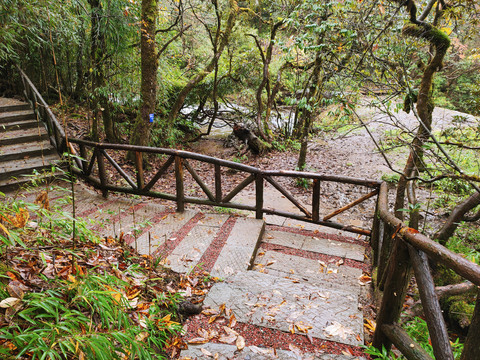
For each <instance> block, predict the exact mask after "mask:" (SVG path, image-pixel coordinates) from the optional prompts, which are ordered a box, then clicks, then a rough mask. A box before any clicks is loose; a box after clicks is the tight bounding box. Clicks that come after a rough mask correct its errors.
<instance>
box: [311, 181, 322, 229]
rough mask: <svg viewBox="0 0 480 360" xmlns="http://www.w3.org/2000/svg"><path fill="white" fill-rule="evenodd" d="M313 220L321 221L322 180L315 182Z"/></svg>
mask: <svg viewBox="0 0 480 360" xmlns="http://www.w3.org/2000/svg"><path fill="white" fill-rule="evenodd" d="M312 220H313V221H315V222H316V221H318V220H320V179H314V180H313V193H312Z"/></svg>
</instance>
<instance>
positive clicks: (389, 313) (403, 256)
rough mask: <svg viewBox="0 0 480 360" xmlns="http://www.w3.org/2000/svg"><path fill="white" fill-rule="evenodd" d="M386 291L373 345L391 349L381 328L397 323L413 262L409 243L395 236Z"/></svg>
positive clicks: (379, 312) (388, 268)
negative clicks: (408, 246) (409, 252)
mask: <svg viewBox="0 0 480 360" xmlns="http://www.w3.org/2000/svg"><path fill="white" fill-rule="evenodd" d="M386 276H387V278H386V281H385V291H384V292H383V297H382V302H381V304H380V309H379V311H378V315H377V327H376V330H375V334H374V335H373V342H372V344H373V346H374V347H376V348H377V349H382V346H384V347H385V349H387V351H388V350H390V348H391V346H392V342H391V340H390V339H389V338H388V337H387V335H386V334H385V333H384V332H383V331H382V330H381V329H382V326H383V325H384V324H395V323H396V322H397V321H398V319H399V317H400V313H401V311H402V309H403V303H404V301H405V295H406V292H407V286H408V283H409V281H410V278H411V263H410V257H409V255H408V249H407V245H405V243H404V242H403V241H402V240H401V239H399V238H395V244H394V248H393V251H392V256H391V257H390V261H389V263H388V267H387V269H386Z"/></svg>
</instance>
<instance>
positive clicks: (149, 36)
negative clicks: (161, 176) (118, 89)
mask: <svg viewBox="0 0 480 360" xmlns="http://www.w3.org/2000/svg"><path fill="white" fill-rule="evenodd" d="M157 14H158V9H157V0H142V27H141V37H140V51H141V72H142V79H141V87H140V96H141V105H140V111H139V113H138V115H137V118H136V119H135V124H134V126H133V129H132V132H131V137H130V144H132V145H140V146H148V145H150V132H151V127H152V125H151V123H150V122H149V119H150V114H154V113H155V106H156V99H157V71H158V58H157V47H156V43H155V26H156V21H157ZM128 158H129V159H133V158H134V155H133V154H129V155H128Z"/></svg>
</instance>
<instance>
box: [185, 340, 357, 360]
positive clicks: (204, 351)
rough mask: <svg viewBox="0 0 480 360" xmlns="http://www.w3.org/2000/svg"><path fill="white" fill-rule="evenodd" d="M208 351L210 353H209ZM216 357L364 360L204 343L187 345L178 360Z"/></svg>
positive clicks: (254, 359) (263, 359) (345, 356)
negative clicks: (240, 348) (241, 348)
mask: <svg viewBox="0 0 480 360" xmlns="http://www.w3.org/2000/svg"><path fill="white" fill-rule="evenodd" d="M209 353H210V354H211V355H209ZM212 358H213V359H218V360H229V359H236V360H271V359H276V360H291V359H294V360H303V359H305V360H307V359H308V360H365V358H363V357H355V356H350V355H339V354H318V355H315V354H312V353H308V352H302V351H301V350H298V351H296V352H293V351H288V350H279V349H273V348H263V347H257V346H246V347H245V348H244V349H243V350H242V351H238V349H237V347H236V346H235V345H228V344H218V343H206V344H202V345H188V349H187V350H183V351H182V352H181V353H180V360H188V359H192V360H193V359H197V360H200V359H212Z"/></svg>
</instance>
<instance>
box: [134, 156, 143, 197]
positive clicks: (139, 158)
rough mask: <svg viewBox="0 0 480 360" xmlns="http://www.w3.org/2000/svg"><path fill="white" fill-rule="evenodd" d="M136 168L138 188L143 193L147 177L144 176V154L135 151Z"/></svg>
mask: <svg viewBox="0 0 480 360" xmlns="http://www.w3.org/2000/svg"><path fill="white" fill-rule="evenodd" d="M135 167H136V168H137V186H138V190H139V191H142V190H143V187H144V186H145V177H144V175H143V153H142V152H140V151H135Z"/></svg>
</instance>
